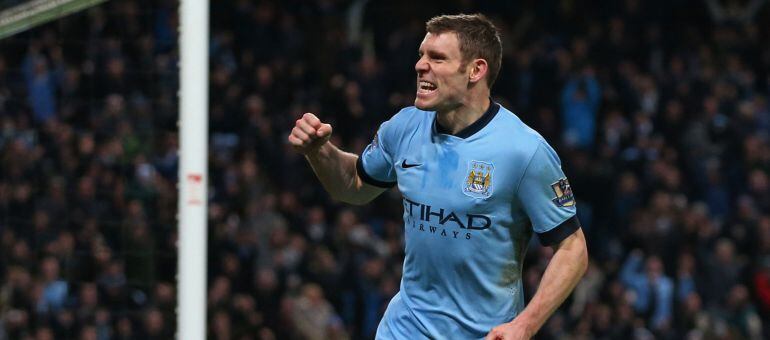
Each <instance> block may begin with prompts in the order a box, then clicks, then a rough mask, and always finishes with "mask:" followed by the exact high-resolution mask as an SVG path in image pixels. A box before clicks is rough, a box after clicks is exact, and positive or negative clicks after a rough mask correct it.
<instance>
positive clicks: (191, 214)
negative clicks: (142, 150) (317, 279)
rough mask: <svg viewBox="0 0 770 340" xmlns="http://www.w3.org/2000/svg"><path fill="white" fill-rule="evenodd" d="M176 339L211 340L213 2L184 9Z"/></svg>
mask: <svg viewBox="0 0 770 340" xmlns="http://www.w3.org/2000/svg"><path fill="white" fill-rule="evenodd" d="M179 15H180V29H179V60H180V63H179V74H180V83H179V85H180V90H179V142H180V150H179V185H178V190H179V196H178V197H179V224H178V233H179V243H178V244H179V252H178V256H179V260H178V271H179V274H178V276H177V286H178V292H177V301H178V302H177V339H184V340H196V339H205V338H206V239H207V230H206V229H207V217H206V213H207V211H206V210H207V208H206V207H207V186H208V184H207V183H208V171H207V158H208V74H209V72H208V69H209V66H208V61H209V54H208V46H209V43H208V37H209V1H208V0H181V1H180V7H179Z"/></svg>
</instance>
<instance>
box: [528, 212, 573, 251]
mask: <svg viewBox="0 0 770 340" xmlns="http://www.w3.org/2000/svg"><path fill="white" fill-rule="evenodd" d="M578 229H580V221H579V220H578V218H577V216H572V217H570V218H569V219H567V220H566V221H564V222H562V223H561V224H559V225H557V226H556V227H554V228H553V229H551V230H549V231H546V232H544V233H537V237H538V238H539V239H540V244H542V245H544V246H553V245H556V244H559V242H561V241H564V239H565V238H567V237H568V236H570V235H572V234H574V233H575V232H576V231H577V230H578Z"/></svg>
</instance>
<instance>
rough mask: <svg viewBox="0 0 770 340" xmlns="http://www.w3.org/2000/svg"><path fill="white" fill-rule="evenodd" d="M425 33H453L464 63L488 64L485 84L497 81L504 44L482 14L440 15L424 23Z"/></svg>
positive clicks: (498, 33) (492, 25)
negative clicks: (481, 60)
mask: <svg viewBox="0 0 770 340" xmlns="http://www.w3.org/2000/svg"><path fill="white" fill-rule="evenodd" d="M425 30H426V31H427V32H428V33H431V34H441V33H446V32H454V33H455V34H457V40H459V42H460V53H461V54H462V57H463V61H464V62H468V61H470V60H471V59H475V58H479V59H484V60H486V61H487V64H488V65H489V74H488V75H487V85H489V88H490V89H491V88H492V84H494V83H495V80H496V79H497V74H498V73H499V72H500V63H501V60H502V56H503V43H502V41H501V39H500V31H499V30H498V29H497V27H495V24H493V23H492V21H491V20H489V19H488V18H487V17H486V16H484V15H483V14H479V13H477V14H457V15H440V16H437V17H433V18H432V19H430V20H428V22H427V23H425Z"/></svg>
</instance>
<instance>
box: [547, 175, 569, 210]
mask: <svg viewBox="0 0 770 340" xmlns="http://www.w3.org/2000/svg"><path fill="white" fill-rule="evenodd" d="M551 189H553V192H554V193H555V194H556V197H554V198H553V199H551V201H552V202H553V203H554V204H556V206H558V207H571V206H573V205H575V195H573V194H572V186H570V185H569V181H568V180H567V178H562V179H559V181H557V182H556V183H554V184H551Z"/></svg>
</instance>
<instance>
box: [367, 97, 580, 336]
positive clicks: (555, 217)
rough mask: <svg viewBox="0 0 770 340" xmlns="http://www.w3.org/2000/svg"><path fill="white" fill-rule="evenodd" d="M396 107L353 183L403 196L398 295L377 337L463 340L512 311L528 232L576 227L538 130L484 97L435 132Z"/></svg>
mask: <svg viewBox="0 0 770 340" xmlns="http://www.w3.org/2000/svg"><path fill="white" fill-rule="evenodd" d="M435 116H436V113H435V112H427V111H421V110H419V109H417V108H415V107H408V108H405V109H403V110H401V111H400V112H399V113H397V114H396V115H394V116H393V117H392V118H391V119H390V120H388V121H386V122H385V123H383V124H382V125H381V126H380V128H379V130H378V132H377V134H376V135H375V137H374V139H373V141H372V143H371V144H370V145H369V146H367V148H366V149H365V150H364V152H363V153H362V155H361V157H359V160H358V165H357V169H358V173H359V176H360V177H361V178H362V179H363V180H364V181H365V182H367V183H370V184H372V185H377V186H381V187H389V186H392V185H395V184H397V185H398V189H399V190H400V192H401V193H402V195H403V208H404V232H405V243H406V252H405V253H406V258H405V259H404V269H403V277H402V279H401V289H400V291H399V293H398V294H396V296H394V297H393V299H392V300H391V301H390V303H389V305H388V308H387V310H386V312H385V315H384V317H383V319H382V321H381V322H380V325H379V327H378V329H377V339H475V338H483V337H484V336H486V334H487V333H488V332H489V331H490V330H491V329H492V328H493V327H495V326H497V325H499V324H501V323H504V322H509V321H511V320H513V318H514V317H515V316H516V315H517V314H518V313H519V312H520V311H521V310H522V309H523V308H524V295H523V292H522V281H521V272H522V262H523V260H524V253H525V252H526V249H527V244H528V243H529V240H530V238H531V237H532V234H533V232H534V233H535V234H537V235H538V236H539V238H540V240H541V243H544V244H549V245H550V244H554V243H558V242H559V241H561V240H562V239H564V238H565V237H566V236H569V235H570V234H572V233H573V232H574V231H575V230H577V228H579V223H577V219H576V218H575V217H574V216H575V212H576V210H575V209H576V208H575V200H574V197H573V195H572V190H571V188H570V186H569V182H567V179H566V178H565V176H564V173H563V172H562V170H561V165H560V160H559V158H558V157H557V155H556V153H555V152H554V150H553V149H552V148H551V147H550V146H549V145H548V143H546V141H545V140H544V139H543V137H542V136H540V134H538V133H537V132H536V131H534V130H532V129H531V128H529V127H528V126H527V125H525V124H524V123H523V122H522V121H521V120H520V119H519V118H518V117H517V116H516V115H514V114H513V113H511V112H510V111H508V110H507V109H505V108H502V107H501V106H500V105H499V104H497V103H494V102H492V103H491V104H490V108H489V110H487V112H485V113H484V115H483V116H482V117H481V118H479V120H478V121H476V122H475V123H473V124H472V125H470V126H468V127H467V128H466V129H464V130H463V131H460V132H459V133H457V134H455V135H451V134H448V133H443V129H442V128H441V126H439V125H438V124H436V119H435Z"/></svg>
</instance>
